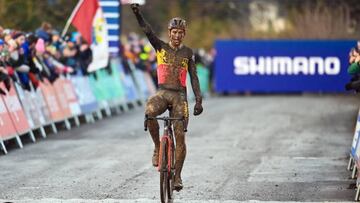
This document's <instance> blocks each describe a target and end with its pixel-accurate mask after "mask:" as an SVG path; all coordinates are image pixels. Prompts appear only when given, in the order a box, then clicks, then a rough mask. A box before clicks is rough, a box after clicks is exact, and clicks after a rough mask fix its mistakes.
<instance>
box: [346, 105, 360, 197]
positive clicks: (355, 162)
mask: <svg viewBox="0 0 360 203" xmlns="http://www.w3.org/2000/svg"><path fill="white" fill-rule="evenodd" d="M359 135H360V109H359V112H358V116H357V120H356V126H355V130H354V136H353V141H352V144H351V149H350V159H349V163H348V166H347V169H348V170H349V171H351V178H352V179H355V178H356V194H355V201H359V200H360V199H359V198H360V174H359V173H360V172H359V171H360V170H358V169H359V167H360V146H359V138H360V137H359Z"/></svg>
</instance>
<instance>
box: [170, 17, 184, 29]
mask: <svg viewBox="0 0 360 203" xmlns="http://www.w3.org/2000/svg"><path fill="white" fill-rule="evenodd" d="M174 28H177V29H183V30H185V29H186V21H185V20H184V19H182V18H179V17H176V18H173V19H171V20H170V21H169V26H168V29H169V30H171V29H174Z"/></svg>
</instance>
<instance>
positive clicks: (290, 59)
mask: <svg viewBox="0 0 360 203" xmlns="http://www.w3.org/2000/svg"><path fill="white" fill-rule="evenodd" d="M355 45H356V41H351V40H347V41H337V40H332V41H330V40H328V41H326V40H219V41H217V42H216V50H217V56H216V59H215V81H216V82H215V89H216V91H217V92H246V91H251V92H344V91H345V90H344V85H345V83H346V82H347V81H348V80H349V79H350V76H348V74H347V67H348V54H349V51H350V49H351V48H352V47H354V46H355Z"/></svg>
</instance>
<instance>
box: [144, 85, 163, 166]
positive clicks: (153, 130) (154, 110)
mask: <svg viewBox="0 0 360 203" xmlns="http://www.w3.org/2000/svg"><path fill="white" fill-rule="evenodd" d="M162 94H163V93H162V92H161V91H159V92H157V93H156V95H154V96H152V97H150V98H149V100H148V101H147V103H146V109H145V115H148V116H150V117H155V116H158V115H160V114H162V113H164V112H165V111H166V109H167V101H166V100H165V98H164V97H163V96H162ZM148 128H149V132H150V135H151V138H152V140H153V142H154V145H155V149H154V154H153V158H152V162H153V165H154V166H157V165H158V161H159V160H158V155H159V148H160V139H159V123H158V121H157V120H149V121H148Z"/></svg>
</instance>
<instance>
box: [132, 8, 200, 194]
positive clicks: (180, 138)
mask: <svg viewBox="0 0 360 203" xmlns="http://www.w3.org/2000/svg"><path fill="white" fill-rule="evenodd" d="M131 8H132V10H133V12H134V14H135V16H136V18H137V21H138V23H139V25H140V27H141V28H142V29H143V31H144V33H145V34H146V36H147V38H148V39H149V41H150V43H151V45H152V46H153V47H154V49H155V51H156V56H157V76H158V84H159V90H158V92H157V93H156V95H154V96H152V97H150V98H149V100H148V102H147V104H146V110H145V114H146V115H148V116H151V117H155V116H158V115H160V114H162V113H164V112H165V111H166V110H167V109H168V107H169V106H171V111H170V115H171V116H172V117H178V118H179V117H184V118H185V120H186V122H185V123H186V124H185V125H187V123H188V117H189V113H188V103H187V98H186V75H187V72H189V74H190V78H191V86H192V89H193V91H194V94H195V98H196V104H195V107H194V115H195V116H197V115H200V114H201V113H202V111H203V108H202V98H201V92H200V87H199V80H198V77H197V73H196V67H195V63H194V55H193V52H192V50H191V49H190V48H188V47H186V46H184V45H183V44H182V41H183V39H184V37H185V33H186V32H185V31H186V22H185V20H183V19H181V18H178V17H177V18H173V19H171V20H170V22H169V25H168V35H169V42H168V43H166V42H164V41H162V40H160V39H159V38H158V37H157V36H156V35H155V33H154V32H153V30H152V29H151V27H150V25H149V24H148V23H147V22H146V21H145V20H144V18H143V16H142V14H141V12H140V9H139V5H138V4H131ZM148 127H149V131H150V134H151V137H152V140H153V142H154V144H155V150H154V154H153V157H152V163H153V166H157V165H158V162H159V160H158V158H159V148H160V140H159V124H158V122H157V121H156V120H149V121H148ZM183 127H184V126H183V122H181V121H176V122H174V134H175V140H176V152H175V153H176V157H175V182H174V189H175V190H177V191H180V190H181V189H182V188H183V184H182V180H181V170H182V167H183V164H184V160H185V156H186V145H185V132H184V130H183V129H184V128H183Z"/></svg>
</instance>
